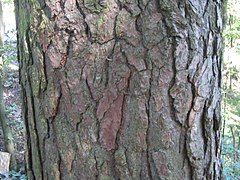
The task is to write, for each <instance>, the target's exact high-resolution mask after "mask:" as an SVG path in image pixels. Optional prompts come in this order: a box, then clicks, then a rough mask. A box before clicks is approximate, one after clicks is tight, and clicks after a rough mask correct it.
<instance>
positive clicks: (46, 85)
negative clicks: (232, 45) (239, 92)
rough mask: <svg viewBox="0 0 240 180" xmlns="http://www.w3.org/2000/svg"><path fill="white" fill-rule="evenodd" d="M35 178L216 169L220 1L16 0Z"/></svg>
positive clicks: (166, 175) (209, 174)
mask: <svg viewBox="0 0 240 180" xmlns="http://www.w3.org/2000/svg"><path fill="white" fill-rule="evenodd" d="M15 4H16V13H17V28H18V43H19V44H18V45H19V48H18V50H19V60H20V75H21V84H22V88H23V108H24V111H23V113H24V117H25V119H26V129H27V136H28V167H27V169H28V175H29V177H30V179H49V180H52V179H67V180H69V179H71V180H72V179H73V180H74V179H218V178H220V173H219V171H220V168H219V167H220V166H219V138H220V137H219V136H220V130H219V129H220V128H219V127H220V84H221V49H222V43H221V42H222V38H221V32H222V16H223V2H222V0H202V1H196V0H187V1H185V0H172V1H169V0H149V1H145V0H128V1H125V0H118V1H117V0H116V1H114V0H99V1H97V0H85V1H83V0H76V1H75V0H65V1H63V0H56V1H50V0H38V1H35V0H31V1H28V0H16V2H15Z"/></svg>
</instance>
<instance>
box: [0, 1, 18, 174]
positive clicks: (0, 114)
mask: <svg viewBox="0 0 240 180" xmlns="http://www.w3.org/2000/svg"><path fill="white" fill-rule="evenodd" d="M3 35H4V22H3V8H2V1H1V0H0V48H1V49H3V45H4V43H3ZM2 81H3V54H2V52H0V124H1V126H2V131H3V137H4V144H5V148H6V151H7V152H8V153H9V154H11V162H10V169H12V170H16V169H17V162H16V157H15V156H16V155H15V148H14V143H13V137H12V132H11V128H10V126H9V124H8V119H7V117H6V108H5V104H4V98H3V82H2Z"/></svg>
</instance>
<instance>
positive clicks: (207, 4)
mask: <svg viewBox="0 0 240 180" xmlns="http://www.w3.org/2000/svg"><path fill="white" fill-rule="evenodd" d="M209 1H210V0H207V1H206V4H205V6H204V10H203V17H204V16H205V14H206V13H207V9H208V6H209Z"/></svg>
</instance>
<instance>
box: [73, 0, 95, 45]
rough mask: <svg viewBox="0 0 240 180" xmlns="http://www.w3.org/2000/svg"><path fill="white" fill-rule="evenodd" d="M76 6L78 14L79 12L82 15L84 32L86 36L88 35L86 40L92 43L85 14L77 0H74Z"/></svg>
mask: <svg viewBox="0 0 240 180" xmlns="http://www.w3.org/2000/svg"><path fill="white" fill-rule="evenodd" d="M76 6H77V9H78V11H79V12H80V14H81V15H82V17H83V26H84V27H85V34H86V36H87V37H88V40H89V41H90V42H91V43H93V39H92V33H91V29H90V27H89V25H88V23H87V22H86V14H85V13H84V11H83V10H82V8H81V6H80V4H79V2H78V0H76Z"/></svg>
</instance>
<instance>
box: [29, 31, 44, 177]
mask: <svg viewBox="0 0 240 180" xmlns="http://www.w3.org/2000/svg"><path fill="white" fill-rule="evenodd" d="M29 30H30V29H27V31H26V36H25V37H26V42H27V52H28V54H29V60H28V68H27V70H26V72H27V74H26V75H27V83H28V87H29V95H30V102H31V106H32V118H33V122H32V123H33V129H34V131H35V132H34V134H35V135H36V144H37V147H35V148H36V150H37V153H38V156H39V157H38V158H39V162H34V163H39V165H40V166H41V167H39V168H40V169H38V171H40V172H41V175H40V174H38V175H35V177H36V178H38V177H39V176H43V169H42V154H41V147H40V143H39V132H38V128H37V117H38V115H37V114H36V110H35V101H34V94H33V90H32V84H31V75H30V74H31V68H30V67H31V65H33V63H34V62H33V55H32V49H31V41H30V37H29V36H30V34H29V33H30V32H29ZM29 62H30V63H31V64H29ZM29 66H30V67H29ZM34 156H37V154H35V152H34ZM35 170H36V169H35ZM33 174H34V169H33Z"/></svg>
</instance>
